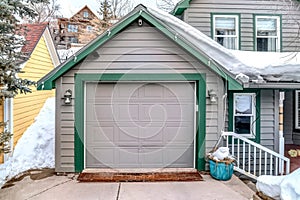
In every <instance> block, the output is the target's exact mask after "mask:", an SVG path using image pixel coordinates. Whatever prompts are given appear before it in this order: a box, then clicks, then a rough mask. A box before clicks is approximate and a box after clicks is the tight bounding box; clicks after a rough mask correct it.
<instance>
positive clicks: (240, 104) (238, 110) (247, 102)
mask: <svg viewBox="0 0 300 200" xmlns="http://www.w3.org/2000/svg"><path fill="white" fill-rule="evenodd" d="M235 114H252V96H251V95H236V96H235Z"/></svg>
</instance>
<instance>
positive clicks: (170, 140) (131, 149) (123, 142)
mask: <svg viewBox="0 0 300 200" xmlns="http://www.w3.org/2000/svg"><path fill="white" fill-rule="evenodd" d="M85 91H86V94H85V100H84V101H85V120H84V121H85V125H84V126H85V128H84V129H85V130H84V132H85V133H84V138H85V139H84V141H85V143H84V145H85V148H84V159H85V160H84V165H85V166H84V167H85V168H162V167H171V168H173V167H174V168H175V167H176V168H193V167H195V142H194V138H195V132H196V130H195V129H196V128H195V127H196V125H195V121H196V92H195V82H188V81H178V82H159V83H158V82H122V81H119V82H86V83H85Z"/></svg>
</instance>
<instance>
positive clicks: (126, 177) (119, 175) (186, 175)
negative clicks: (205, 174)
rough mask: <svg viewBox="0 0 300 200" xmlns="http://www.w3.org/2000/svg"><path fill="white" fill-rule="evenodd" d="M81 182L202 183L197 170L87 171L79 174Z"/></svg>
mask: <svg viewBox="0 0 300 200" xmlns="http://www.w3.org/2000/svg"><path fill="white" fill-rule="evenodd" d="M77 180H78V181H80V182H157V181H202V180H203V178H202V176H201V175H200V173H199V172H198V171H197V170H196V169H187V168H170V169H168V168H164V169H85V170H83V171H82V173H80V174H79V176H78V178H77Z"/></svg>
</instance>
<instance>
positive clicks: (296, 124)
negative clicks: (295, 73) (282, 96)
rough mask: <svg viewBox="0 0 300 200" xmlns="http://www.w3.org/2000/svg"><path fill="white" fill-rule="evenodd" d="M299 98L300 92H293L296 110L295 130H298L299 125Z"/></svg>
mask: <svg viewBox="0 0 300 200" xmlns="http://www.w3.org/2000/svg"><path fill="white" fill-rule="evenodd" d="M299 96H300V90H296V91H295V104H296V110H295V129H300V125H299V120H298V119H299V112H298V111H299V110H300V108H299V106H298V105H299V102H298V100H299Z"/></svg>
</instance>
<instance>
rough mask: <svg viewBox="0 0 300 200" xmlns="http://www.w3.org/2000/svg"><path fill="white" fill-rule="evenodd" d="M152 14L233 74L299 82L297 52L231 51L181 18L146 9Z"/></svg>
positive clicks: (299, 73) (299, 65)
mask: <svg viewBox="0 0 300 200" xmlns="http://www.w3.org/2000/svg"><path fill="white" fill-rule="evenodd" d="M147 10H148V11H149V12H150V13H151V14H152V15H153V16H155V17H156V18H158V19H159V20H160V21H162V22H164V24H166V25H167V26H169V27H170V28H171V29H173V30H174V31H176V32H177V33H178V37H182V38H184V39H186V40H187V41H188V42H190V43H191V45H193V46H194V47H195V48H196V49H198V50H199V51H200V52H201V53H202V54H205V55H207V56H209V57H210V58H211V59H212V60H213V61H215V62H216V63H218V64H219V65H220V66H222V67H224V68H225V69H226V70H228V71H229V72H231V73H232V74H234V75H238V74H241V73H242V74H245V75H247V76H249V77H250V78H251V79H252V80H253V81H256V82H257V79H261V78H263V79H264V81H296V82H300V55H299V54H298V52H289V53H287V52H286V53H277V52H276V53H275V52H252V51H237V50H235V51H234V50H229V49H227V48H225V47H223V46H222V45H220V44H219V43H217V42H216V41H214V40H212V39H211V38H210V37H208V36H207V35H205V34H203V33H202V32H201V31H199V30H197V29H196V28H194V27H192V26H191V25H189V24H187V23H185V22H183V21H182V20H180V19H178V18H176V17H175V16H173V15H170V14H168V13H166V12H164V11H161V10H159V9H156V8H148V9H147Z"/></svg>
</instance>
